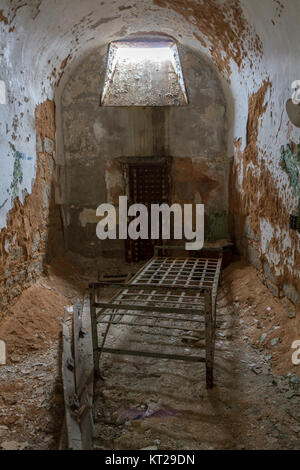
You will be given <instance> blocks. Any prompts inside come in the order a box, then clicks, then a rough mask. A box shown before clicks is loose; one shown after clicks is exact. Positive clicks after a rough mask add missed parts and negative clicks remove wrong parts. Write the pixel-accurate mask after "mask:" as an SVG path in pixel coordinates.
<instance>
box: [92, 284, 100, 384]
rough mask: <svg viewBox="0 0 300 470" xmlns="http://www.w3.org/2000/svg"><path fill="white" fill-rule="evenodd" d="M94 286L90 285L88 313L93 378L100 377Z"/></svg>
mask: <svg viewBox="0 0 300 470" xmlns="http://www.w3.org/2000/svg"><path fill="white" fill-rule="evenodd" d="M95 301H96V299H95V287H94V286H92V287H90V314H91V326H92V339H93V359H94V375H95V378H99V377H100V366H99V346H98V330H97V317H96V308H95V307H94V304H95Z"/></svg>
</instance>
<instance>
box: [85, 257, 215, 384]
mask: <svg viewBox="0 0 300 470" xmlns="http://www.w3.org/2000/svg"><path fill="white" fill-rule="evenodd" d="M221 265H222V258H221V257H219V258H218V259H208V258H203V259H199V258H171V257H159V256H155V257H154V258H152V259H151V260H150V261H149V262H148V263H147V264H146V265H145V266H144V267H143V268H142V269H141V270H140V271H139V272H138V273H137V274H136V275H135V276H134V277H133V278H132V279H131V280H130V281H129V282H127V283H126V284H117V285H116V284H113V285H112V284H110V283H108V282H98V283H93V284H90V309H91V320H92V330H93V343H94V360H95V371H96V373H98V374H99V359H100V355H101V354H102V353H110V354H120V355H132V356H140V357H152V358H158V359H170V360H180V361H188V362H204V363H205V365H206V385H207V387H208V388H211V387H212V386H213V362H214V345H215V329H216V297H217V291H218V283H219V277H220V272H221ZM101 287H102V288H103V287H120V289H121V290H120V291H119V292H118V293H117V294H116V295H114V296H113V297H112V298H111V300H110V301H109V302H102V301H100V300H98V297H99V295H96V294H97V293H98V292H100V290H99V289H100V288H101ZM99 298H101V297H99ZM97 324H101V325H104V327H105V330H104V332H103V340H102V344H101V346H99V344H98V330H97ZM112 327H115V328H119V329H120V328H124V327H126V328H128V327H130V331H131V332H133V334H135V335H137V332H138V330H139V332H140V333H142V334H143V337H145V338H147V337H148V335H149V336H150V337H152V338H153V336H155V339H156V341H158V338H161V337H163V338H164V339H165V338H168V340H169V341H168V342H164V343H163V352H158V349H161V343H160V345H159V347H157V348H155V351H153V348H152V350H151V349H148V348H147V339H146V340H144V345H145V346H146V349H143V350H138V349H117V348H111V347H106V346H105V343H106V340H107V336H108V333H109V331H110V329H111V328H112ZM186 339H194V340H195V341H196V342H197V347H194V348H193V347H191V348H190V347H189V348H187V347H186V344H185V342H184V340H186ZM201 342H202V343H201ZM138 343H139V341H136V344H138ZM145 343H146V344H145ZM149 343H150V344H151V341H150V340H149ZM193 351H196V354H195V353H194V352H193ZM203 351H204V354H203Z"/></svg>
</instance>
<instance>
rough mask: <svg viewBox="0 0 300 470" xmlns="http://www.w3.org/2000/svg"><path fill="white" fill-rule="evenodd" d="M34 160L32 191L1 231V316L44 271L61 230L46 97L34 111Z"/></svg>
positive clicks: (52, 114)
mask: <svg viewBox="0 0 300 470" xmlns="http://www.w3.org/2000/svg"><path fill="white" fill-rule="evenodd" d="M35 127H36V146H37V163H36V178H35V181H34V184H33V188H32V192H31V194H30V195H28V196H27V197H26V198H25V200H24V204H22V203H21V202H20V200H19V198H18V197H16V198H15V199H14V206H13V208H12V209H11V210H10V211H9V213H8V217H7V226H6V228H4V229H2V230H1V232H0V316H1V314H3V312H5V308H6V306H7V305H8V304H9V305H10V306H11V305H12V303H13V302H14V301H15V300H16V299H17V298H18V296H19V295H20V293H21V292H22V290H23V289H25V288H26V287H29V286H30V285H31V284H32V283H33V282H34V281H35V280H36V279H37V278H38V276H39V275H40V274H41V272H42V271H43V266H44V262H45V261H46V260H47V258H48V257H49V256H51V252H49V248H48V247H49V243H50V246H51V243H53V235H52V234H55V236H57V235H56V234H58V233H60V232H61V229H60V225H59V224H60V219H57V215H56V214H57V212H56V210H55V202H54V192H53V179H54V170H55V161H54V158H55V108H54V102H53V101H50V100H47V101H45V102H44V103H42V104H41V105H39V106H37V107H36V110H35Z"/></svg>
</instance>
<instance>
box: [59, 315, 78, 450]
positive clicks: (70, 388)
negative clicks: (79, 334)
mask: <svg viewBox="0 0 300 470" xmlns="http://www.w3.org/2000/svg"><path fill="white" fill-rule="evenodd" d="M62 340H63V352H62V379H63V390H64V401H65V416H66V427H67V434H68V447H69V449H71V450H82V440H81V431H80V426H79V423H78V421H77V419H76V415H75V414H74V411H75V409H76V400H77V397H76V390H75V370H74V360H73V356H72V350H71V337H70V331H69V328H68V325H67V324H66V323H65V322H63V323H62Z"/></svg>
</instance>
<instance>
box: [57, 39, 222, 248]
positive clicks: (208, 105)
mask: <svg viewBox="0 0 300 470" xmlns="http://www.w3.org/2000/svg"><path fill="white" fill-rule="evenodd" d="M106 51H107V47H105V48H102V49H101V50H96V51H94V52H93V53H92V54H91V55H90V56H89V57H88V58H87V59H85V60H84V61H83V62H82V63H81V64H80V65H79V66H78V67H77V68H76V70H75V71H74V72H73V74H72V77H71V79H70V81H69V82H68V84H67V85H66V87H65V89H64V93H63V98H62V103H63V108H62V115H63V129H64V145H65V148H64V151H65V160H66V167H65V173H66V186H67V196H66V201H65V205H66V206H67V216H66V220H68V230H67V231H68V248H69V249H70V250H71V251H75V252H79V253H81V254H82V255H86V256H95V255H99V254H101V253H102V251H103V250H108V249H109V245H110V244H109V243H108V242H104V243H103V242H101V241H100V240H98V239H97V238H96V225H95V224H96V220H97V219H96V218H95V215H93V214H95V209H96V208H97V207H98V205H100V204H101V203H103V202H107V201H109V202H110V201H111V202H114V203H115V204H117V202H118V198H117V200H116V196H117V195H119V194H123V195H124V194H125V191H124V182H123V181H122V173H121V170H118V169H117V166H116V165H114V164H113V163H112V162H113V160H114V159H117V158H119V157H130V156H131V157H132V156H135V157H136V156H147V157H149V158H151V157H152V156H164V155H165V156H172V157H174V161H173V170H172V173H173V175H172V176H173V192H174V194H173V200H174V202H175V201H176V202H177V201H179V202H185V203H191V202H198V203H201V202H203V203H204V204H205V207H206V213H207V215H208V216H209V215H214V214H219V213H220V214H222V213H225V214H226V211H227V208H228V201H227V186H228V174H229V159H228V158H227V155H226V112H225V111H226V105H225V99H224V96H223V91H222V88H221V85H220V82H219V80H218V78H217V75H216V73H215V71H214V69H213V68H212V67H211V66H210V65H209V64H208V63H207V61H206V60H205V59H203V57H202V56H201V55H199V54H197V53H196V52H195V51H193V50H191V49H189V48H184V47H180V49H179V51H180V58H181V62H182V67H183V73H184V77H185V82H186V87H187V91H188V94H189V105H188V106H184V107H152V108H141V107H128V108H127V107H125V108H123V107H122V108H115V107H113V108H108V107H102V108H100V107H99V98H100V94H101V86H102V85H103V78H104V73H105V65H106ZM111 245H112V246H113V247H115V248H116V247H117V246H118V247H119V248H120V244H119V245H118V243H117V242H115V241H113V242H111ZM122 246H123V244H122ZM114 252H115V249H114Z"/></svg>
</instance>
